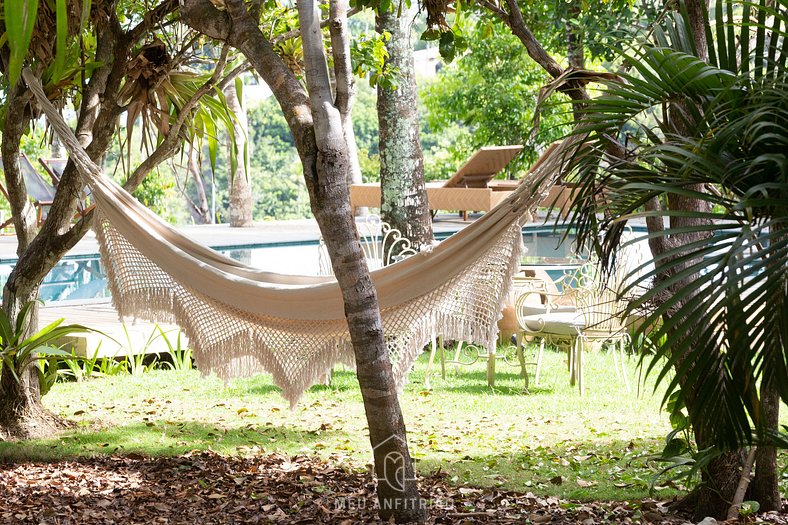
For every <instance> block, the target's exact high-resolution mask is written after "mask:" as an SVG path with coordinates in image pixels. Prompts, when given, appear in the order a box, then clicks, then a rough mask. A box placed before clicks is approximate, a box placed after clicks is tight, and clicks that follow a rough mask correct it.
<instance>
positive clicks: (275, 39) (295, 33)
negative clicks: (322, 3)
mask: <svg viewBox="0 0 788 525" xmlns="http://www.w3.org/2000/svg"><path fill="white" fill-rule="evenodd" d="M360 12H361V8H360V7H354V8H352V9H350V10H348V12H347V15H345V16H346V18H350V17H351V16H355V15H357V14H358V13H360ZM330 22H331V19H330V18H326V19H325V20H322V21H321V22H320V27H321V29H322V28H324V27H328V24H329V23H330ZM300 35H301V30H300V29H292V30H290V31H285V32H284V33H280V34H278V35H276V36H275V37H273V38H271V43H272V44H274V45H276V44H278V43H279V42H283V41H285V40H289V39H291V38H296V37H297V36H300Z"/></svg>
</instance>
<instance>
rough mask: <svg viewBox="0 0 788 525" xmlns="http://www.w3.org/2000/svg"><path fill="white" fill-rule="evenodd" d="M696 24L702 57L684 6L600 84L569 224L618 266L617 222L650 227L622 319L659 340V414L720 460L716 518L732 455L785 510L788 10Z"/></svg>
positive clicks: (731, 13) (728, 4)
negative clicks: (662, 407) (678, 418)
mask: <svg viewBox="0 0 788 525" xmlns="http://www.w3.org/2000/svg"><path fill="white" fill-rule="evenodd" d="M703 15H704V16H703V20H702V22H703V23H702V24H701V27H703V30H704V31H705V36H706V38H705V42H706V43H707V44H708V58H706V57H705V53H704V50H700V51H699V46H698V45H697V42H698V39H697V38H695V36H697V35H693V32H692V29H691V27H693V24H692V23H691V22H692V20H691V17H690V16H689V15H688V14H687V10H686V9H684V4H683V3H682V4H680V8H679V10H678V11H676V12H673V13H668V14H667V15H666V16H665V18H664V20H663V21H662V22H661V23H660V24H659V25H658V26H657V27H655V28H654V30H653V32H652V34H651V35H650V37H649V38H648V39H643V40H642V41H641V42H639V43H637V44H636V45H635V46H633V48H632V50H631V51H630V52H628V53H626V54H625V55H624V57H623V58H624V60H625V63H626V64H627V66H628V67H629V68H631V69H630V70H629V71H628V72H624V73H620V75H619V77H618V78H615V79H610V78H607V79H602V80H601V82H602V83H603V87H602V89H601V94H600V96H598V97H596V98H594V99H593V100H591V101H589V102H587V105H586V107H585V108H584V109H583V114H584V117H585V124H584V125H582V126H580V128H579V129H578V131H577V132H578V133H582V134H584V135H585V136H586V137H587V141H586V143H585V146H586V147H585V148H583V149H582V150H579V151H578V153H577V155H576V156H575V158H574V159H573V162H574V163H575V166H576V168H577V177H578V183H579V188H580V189H579V190H578V191H577V194H576V196H575V200H574V206H573V210H574V214H573V217H572V218H571V219H572V220H573V222H574V225H575V226H576V228H577V230H578V233H579V235H580V237H581V239H582V240H585V241H587V242H589V243H590V244H591V245H593V246H594V247H595V249H596V250H597V251H598V252H599V254H600V255H601V258H602V260H603V261H605V262H607V263H608V264H611V265H612V264H613V262H614V259H615V248H616V247H617V246H618V245H619V242H620V239H621V233H622V231H623V228H624V225H625V223H626V221H628V220H631V219H643V220H645V222H646V224H647V225H648V235H647V236H645V237H644V239H648V242H649V244H650V246H651V248H652V252H653V255H654V266H655V267H654V270H653V272H652V273H651V276H652V277H653V278H654V282H653V286H652V288H651V290H650V291H649V292H647V293H645V294H644V295H642V296H641V297H639V298H638V299H637V300H634V301H632V303H631V304H630V309H633V310H634V309H642V310H645V311H646V314H645V316H646V319H645V322H644V323H643V325H642V326H643V327H642V328H641V329H640V330H641V332H642V333H643V335H646V336H648V339H646V340H651V341H661V343H660V344H659V345H653V349H654V353H653V354H652V355H653V358H652V359H651V361H650V362H649V363H648V364H647V369H648V370H649V371H650V372H652V371H653V372H655V373H656V374H657V377H658V379H660V380H665V382H667V383H668V388H667V393H666V398H665V399H666V400H667V399H668V398H669V397H670V396H673V397H674V398H675V399H678V400H679V402H680V404H681V403H683V404H684V405H685V406H686V408H687V411H688V415H689V421H690V423H691V425H692V428H693V430H694V431H695V439H696V441H697V442H698V445H699V448H712V449H713V450H714V451H715V454H714V456H713V459H712V460H711V462H710V463H709V466H708V470H706V472H705V475H704V483H705V484H706V486H707V487H706V488H707V489H708V492H709V493H714V494H715V496H714V497H713V498H712V500H716V503H713V504H710V505H706V506H705V507H704V508H703V509H702V510H701V509H698V510H699V514H703V515H710V514H718V515H719V514H724V513H725V510H724V506H726V505H729V504H730V501H731V499H732V496H733V492H734V491H735V486H736V485H737V481H738V474H737V473H736V470H737V467H739V466H741V463H742V462H741V459H742V457H743V456H742V451H741V449H740V447H742V446H751V445H753V444H756V443H757V444H758V445H759V449H758V455H757V456H756V458H757V459H756V465H757V467H756V483H755V484H754V489H755V490H754V491H753V492H754V494H753V498H752V499H761V504H762V508H771V507H774V506H775V505H779V494H778V493H777V492H776V476H774V473H773V472H771V468H773V463H774V448H773V447H774V445H775V444H779V443H780V442H782V443H785V442H786V441H785V439H784V438H783V439H782V440H781V439H780V436H779V434H778V432H777V430H778V428H777V414H778V413H777V410H778V407H779V399H780V398H782V400H783V401H785V400H788V355H787V354H786V341H788V234H787V233H786V232H787V231H788V158H786V152H788V89H786V88H788V80H786V74H785V62H786V58H788V56H787V55H786V53H785V50H786V48H785V44H784V42H785V32H784V29H781V28H785V27H786V23H787V22H788V4H786V2H785V0H780V1H779V2H768V1H766V0H760V3H758V4H753V3H749V2H745V1H742V0H726V1H723V0H718V1H717V2H716V4H715V5H714V6H713V8H712V9H711V10H710V11H709V12H708V13H703ZM600 233H604V234H605V235H604V236H602V237H600V235H599V234H600ZM598 239H601V240H598ZM671 374H672V375H671ZM715 462H716V463H715ZM723 464H724V465H723ZM770 464H771V467H770ZM726 476H727V479H724V480H723V479H722V478H725V477H726ZM715 478H716V479H715ZM764 502H765V504H764Z"/></svg>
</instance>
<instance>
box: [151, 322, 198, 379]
mask: <svg viewBox="0 0 788 525" xmlns="http://www.w3.org/2000/svg"><path fill="white" fill-rule="evenodd" d="M156 328H157V329H158V330H159V336H160V337H161V338H162V340H163V341H164V342H165V344H166V345H167V355H168V356H169V358H170V360H169V361H163V362H162V368H169V369H172V370H178V371H181V370H191V369H192V368H193V366H192V350H191V348H183V346H182V345H183V341H182V333H181V331H180V330H176V332H177V335H176V338H175V344H173V343H172V341H170V339H169V337H167V332H165V331H164V330H163V329H162V328H161V327H160V326H159V325H156Z"/></svg>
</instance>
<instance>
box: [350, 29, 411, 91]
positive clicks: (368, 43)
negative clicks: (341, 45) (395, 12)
mask: <svg viewBox="0 0 788 525" xmlns="http://www.w3.org/2000/svg"><path fill="white" fill-rule="evenodd" d="M390 39H391V33H389V32H388V31H384V32H383V34H382V35H374V36H368V35H367V34H365V33H362V34H361V35H359V36H358V37H356V38H354V39H353V40H351V41H350V57H351V60H352V62H353V72H354V73H355V74H356V75H357V76H358V77H366V76H368V78H369V85H370V86H378V85H379V86H381V87H383V88H384V89H397V83H398V80H397V76H398V75H399V71H398V70H396V69H392V68H391V67H390V66H389V65H388V64H387V63H386V59H387V58H388V56H389V53H388V51H387V50H386V42H388V41H389V40H390Z"/></svg>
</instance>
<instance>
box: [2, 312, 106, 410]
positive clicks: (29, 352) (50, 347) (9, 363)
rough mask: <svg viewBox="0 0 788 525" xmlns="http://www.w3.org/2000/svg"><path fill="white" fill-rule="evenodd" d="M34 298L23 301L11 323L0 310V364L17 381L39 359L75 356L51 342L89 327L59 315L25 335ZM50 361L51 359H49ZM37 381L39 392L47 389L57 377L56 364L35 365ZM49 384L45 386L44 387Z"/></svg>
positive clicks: (65, 359) (72, 357)
mask: <svg viewBox="0 0 788 525" xmlns="http://www.w3.org/2000/svg"><path fill="white" fill-rule="evenodd" d="M35 304H36V302H35V301H30V302H28V303H26V304H25V305H24V306H23V307H22V309H21V310H20V311H19V315H17V318H16V323H12V322H11V320H10V319H9V318H8V315H7V314H6V312H5V311H4V310H0V359H1V360H2V361H1V362H2V366H4V367H6V368H7V369H8V370H10V371H11V373H12V375H13V376H14V378H15V379H16V380H17V381H20V377H21V376H22V374H23V373H24V372H25V370H27V368H28V367H29V366H30V365H31V364H33V363H35V362H37V361H39V360H42V359H43V360H48V359H50V358H54V360H63V361H68V360H71V359H74V356H73V355H72V354H71V353H70V352H66V351H65V350H63V349H61V348H59V347H56V346H54V343H55V342H56V341H57V340H58V339H60V338H62V337H65V336H69V335H73V334H78V333H85V332H90V331H91V329H90V328H87V327H85V326H82V325H78V324H66V325H64V324H63V321H64V320H63V319H58V320H56V321H54V322H52V323H51V324H49V325H47V326H46V327H44V328H42V329H41V330H39V331H38V332H36V333H34V334H32V335H30V336H29V337H27V338H24V337H25V334H27V333H28V332H29V329H30V317H31V313H32V310H33V307H34V306H35ZM50 365H51V363H50ZM36 370H37V371H38V375H39V380H40V383H41V384H42V385H43V387H44V388H42V392H41V393H42V395H43V394H44V393H46V392H45V391H44V389H46V391H48V390H49V387H51V386H52V384H53V383H54V379H53V378H55V379H56V377H57V364H56V363H55V365H54V366H49V367H47V366H42V365H41V364H39V365H37V366H36ZM47 385H48V387H47Z"/></svg>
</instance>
